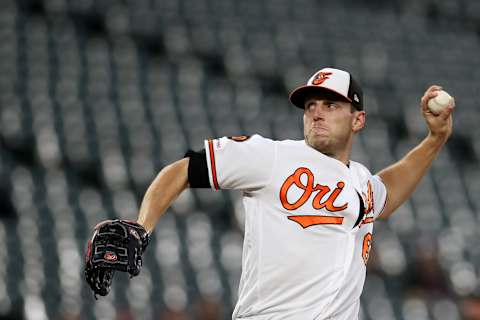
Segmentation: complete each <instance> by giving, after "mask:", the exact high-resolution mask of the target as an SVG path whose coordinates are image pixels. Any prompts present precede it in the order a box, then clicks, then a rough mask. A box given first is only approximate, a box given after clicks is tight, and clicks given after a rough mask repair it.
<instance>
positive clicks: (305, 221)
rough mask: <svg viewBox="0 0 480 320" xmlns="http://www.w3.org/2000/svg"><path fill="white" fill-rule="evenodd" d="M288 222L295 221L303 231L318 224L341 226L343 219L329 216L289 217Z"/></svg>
mask: <svg viewBox="0 0 480 320" xmlns="http://www.w3.org/2000/svg"><path fill="white" fill-rule="evenodd" d="M288 220H292V221H295V222H296V223H298V224H299V225H301V226H302V227H303V228H304V229H305V228H308V227H311V226H314V225H318V224H343V217H331V216H289V217H288Z"/></svg>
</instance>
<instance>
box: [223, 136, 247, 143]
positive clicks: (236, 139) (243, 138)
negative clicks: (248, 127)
mask: <svg viewBox="0 0 480 320" xmlns="http://www.w3.org/2000/svg"><path fill="white" fill-rule="evenodd" d="M250 137H251V136H231V137H227V138H228V139H230V140H233V141H236V142H244V141H247V140H248V139H250Z"/></svg>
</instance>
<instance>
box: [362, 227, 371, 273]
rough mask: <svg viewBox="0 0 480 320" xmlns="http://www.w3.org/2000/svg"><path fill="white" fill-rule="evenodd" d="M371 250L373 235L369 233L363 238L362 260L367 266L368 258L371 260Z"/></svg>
mask: <svg viewBox="0 0 480 320" xmlns="http://www.w3.org/2000/svg"><path fill="white" fill-rule="evenodd" d="M370 249H372V234H371V233H370V232H369V233H367V234H366V235H365V237H363V249H362V258H363V262H365V265H367V262H368V258H370Z"/></svg>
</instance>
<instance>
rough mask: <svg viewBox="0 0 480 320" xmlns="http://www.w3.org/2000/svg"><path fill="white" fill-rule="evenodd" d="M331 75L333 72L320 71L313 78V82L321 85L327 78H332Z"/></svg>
mask: <svg viewBox="0 0 480 320" xmlns="http://www.w3.org/2000/svg"><path fill="white" fill-rule="evenodd" d="M330 75H332V73H331V72H319V73H317V74H316V75H315V78H313V80H312V84H314V85H316V86H318V85H321V84H322V83H324V82H325V80H327V79H329V78H330V77H329V76H330Z"/></svg>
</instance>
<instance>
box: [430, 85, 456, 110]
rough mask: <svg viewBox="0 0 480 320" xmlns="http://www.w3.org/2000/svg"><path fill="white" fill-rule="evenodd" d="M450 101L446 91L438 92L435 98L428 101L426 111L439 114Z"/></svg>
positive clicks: (450, 98)
mask: <svg viewBox="0 0 480 320" xmlns="http://www.w3.org/2000/svg"><path fill="white" fill-rule="evenodd" d="M451 101H452V96H451V95H449V94H448V93H447V92H446V91H443V90H440V91H438V95H437V96H436V97H435V98H432V99H430V100H428V109H430V111H432V113H433V114H435V115H436V114H440V113H441V112H442V111H443V109H445V108H446V107H447V106H448V105H449V104H450V102H451Z"/></svg>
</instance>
